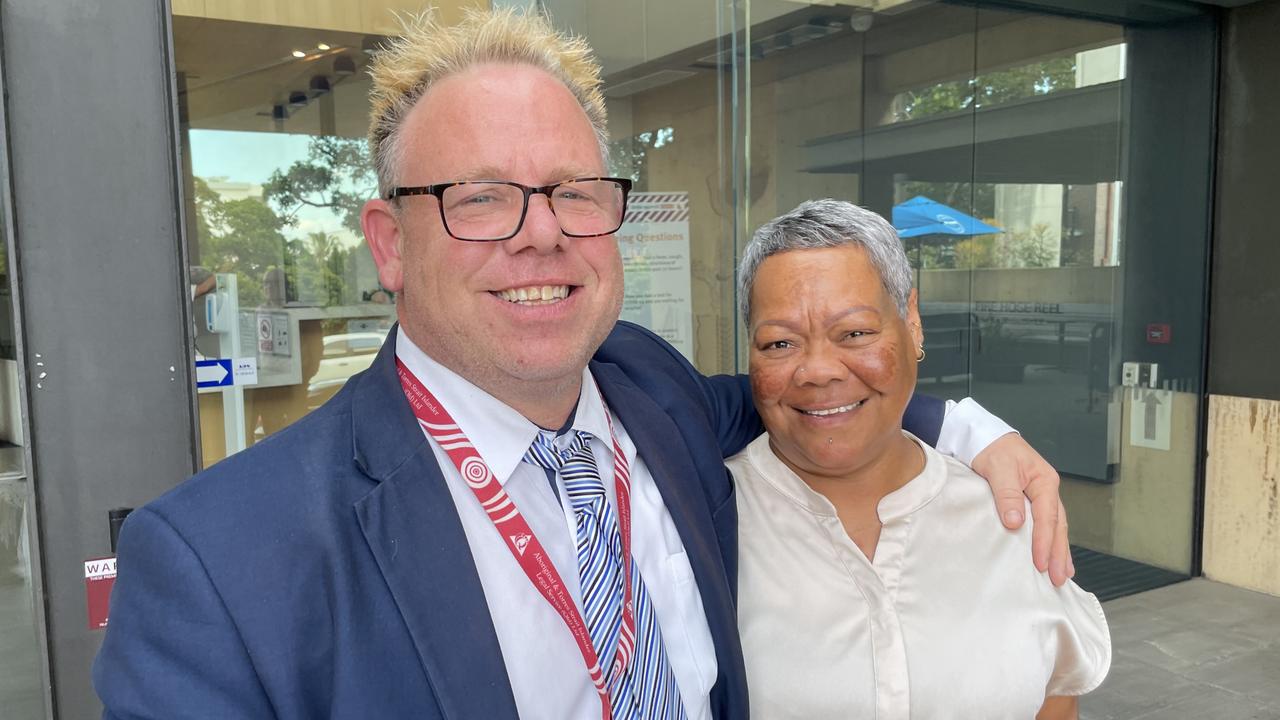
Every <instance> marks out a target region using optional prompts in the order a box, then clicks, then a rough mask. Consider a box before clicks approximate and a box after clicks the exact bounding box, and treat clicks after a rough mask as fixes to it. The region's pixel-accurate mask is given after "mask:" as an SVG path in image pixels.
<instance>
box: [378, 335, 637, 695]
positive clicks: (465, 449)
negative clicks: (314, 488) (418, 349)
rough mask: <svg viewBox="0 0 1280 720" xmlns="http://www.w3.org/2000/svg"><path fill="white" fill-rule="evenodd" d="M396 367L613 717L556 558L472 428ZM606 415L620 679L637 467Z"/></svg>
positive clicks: (631, 645) (628, 639)
mask: <svg viewBox="0 0 1280 720" xmlns="http://www.w3.org/2000/svg"><path fill="white" fill-rule="evenodd" d="M396 371H397V372H398V373H399V374H400V386H401V387H402V388H404V394H405V397H406V398H408V400H409V405H410V407H412V408H413V414H414V415H415V416H416V417H417V418H418V424H419V425H421V426H422V429H423V430H424V431H426V433H427V434H428V435H430V436H431V437H432V438H434V439H435V441H436V442H437V443H439V444H440V447H441V448H443V449H444V451H445V452H446V453H448V455H449V459H450V460H452V461H453V464H454V465H455V466H456V467H457V468H458V473H459V474H460V475H461V476H462V479H463V480H465V481H466V483H467V487H469V488H471V491H472V492H473V493H475V496H476V499H477V500H479V501H480V506H481V507H483V508H484V510H485V513H486V514H487V515H488V516H489V519H490V520H491V521H493V525H494V527H496V528H497V529H498V534H499V535H500V536H502V540H503V542H505V543H506V545H507V549H508V550H510V551H511V556H512V557H513V558H515V560H516V562H517V563H518V564H519V565H520V568H521V569H522V570H524V573H525V575H526V576H528V578H529V582H531V583H533V586H534V587H535V588H537V590H538V592H539V593H541V594H542V597H544V598H546V600H547V602H548V603H550V604H551V607H552V608H553V609H554V610H555V611H556V612H557V613H559V615H560V619H561V620H563V621H564V624H565V626H566V627H568V628H569V632H570V633H571V634H572V635H573V639H574V640H576V641H577V643H578V651H579V652H581V653H582V661H583V662H584V663H585V664H586V666H587V673H588V674H589V675H590V676H591V682H592V684H594V685H595V688H596V692H597V693H599V695H600V709H601V716H602V717H603V718H604V720H609V719H610V718H611V717H612V706H611V703H610V702H609V690H608V688H607V687H606V685H605V674H604V673H603V672H602V671H601V669H600V660H599V658H598V656H597V655H596V650H595V647H594V646H593V645H592V644H591V634H590V633H589V632H588V631H587V624H586V622H584V621H583V619H582V613H581V612H579V610H578V607H577V606H576V605H574V603H573V598H572V597H571V596H570V594H569V591H568V588H566V587H565V584H564V581H563V580H561V578H560V573H558V572H556V568H555V565H553V564H552V563H551V558H550V557H549V556H548V555H547V552H546V550H545V549H544V548H543V547H542V543H541V542H539V541H538V536H537V535H535V534H534V532H533V529H532V528H530V527H529V523H528V522H527V521H526V520H525V519H524V516H523V515H521V514H520V510H519V509H518V508H517V507H516V505H515V502H513V501H512V500H511V498H510V496H508V495H507V492H506V491H505V490H503V489H502V484H501V483H499V482H498V479H497V478H496V477H494V475H493V471H492V470H490V469H489V465H488V464H487V463H485V461H484V460H483V459H482V458H481V457H480V453H478V452H476V449H475V447H474V446H473V445H472V444H471V442H470V441H469V440H467V436H466V433H464V432H462V429H461V428H459V427H458V425H457V423H455V422H454V421H453V416H451V415H450V414H449V412H448V411H447V410H445V409H444V405H442V404H441V403H440V401H439V400H437V399H436V397H435V395H432V394H431V391H430V390H428V389H427V388H426V386H425V385H423V384H422V382H421V381H419V380H418V378H417V377H415V376H414V374H413V373H412V372H411V371H410V370H409V368H407V367H405V364H404V363H403V362H401V361H400V359H399V358H396ZM601 402H603V397H602V398H601ZM605 418H606V419H607V420H608V422H609V437H610V438H611V439H612V440H613V480H614V484H615V486H616V489H617V494H618V534H619V535H620V536H621V539H622V600H623V604H622V628H621V631H620V632H619V635H618V652H617V655H616V656H615V658H614V661H613V669H612V672H611V674H610V675H609V677H611V678H613V679H614V682H617V681H619V680H621V678H622V674H623V672H624V671H625V669H626V667H627V665H628V664H629V663H630V662H631V658H632V656H633V655H634V651H635V637H636V634H635V627H636V620H635V611H634V609H633V608H632V603H631V469H630V465H629V463H628V462H627V456H626V455H624V454H623V452H622V446H621V445H620V444H619V443H618V435H617V433H615V432H614V430H613V419H612V418H610V417H609V411H608V408H605Z"/></svg>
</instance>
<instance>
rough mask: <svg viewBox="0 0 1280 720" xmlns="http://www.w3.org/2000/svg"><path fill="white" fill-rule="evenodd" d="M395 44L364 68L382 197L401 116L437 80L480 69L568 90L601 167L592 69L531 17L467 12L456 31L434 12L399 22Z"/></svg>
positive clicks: (599, 110) (599, 101)
mask: <svg viewBox="0 0 1280 720" xmlns="http://www.w3.org/2000/svg"><path fill="white" fill-rule="evenodd" d="M403 24H404V27H403V32H402V34H401V35H400V37H397V38H394V39H391V40H389V41H388V42H387V44H386V45H384V46H383V48H382V50H381V51H380V52H378V53H377V55H376V56H375V57H374V60H373V63H372V65H371V66H370V68H369V75H370V76H371V77H372V78H373V89H372V90H370V91H369V99H370V103H371V105H372V110H371V113H370V120H369V149H370V151H371V152H372V154H373V162H374V166H375V167H376V169H377V172H378V193H379V195H381V196H382V197H386V194H387V193H388V192H389V191H390V190H391V188H392V187H394V186H395V185H396V183H397V174H398V172H399V166H400V154H401V153H400V147H399V146H400V126H401V124H402V123H403V122H404V118H405V116H406V115H408V114H409V110H411V109H412V108H413V106H414V105H415V104H416V103H417V102H418V100H419V99H421V98H422V96H423V95H424V94H426V92H427V91H428V90H430V89H431V87H432V86H433V85H434V84H435V83H437V82H439V81H440V80H441V79H443V78H445V77H448V76H449V75H453V74H454V73H458V72H462V71H464V70H467V69H468V68H470V67H473V66H475V65H480V64H483V63H515V64H522V65H530V66H532V67H535V68H538V69H540V70H543V71H545V72H547V73H548V74H550V75H552V76H553V77H555V78H556V79H558V80H559V81H560V82H562V83H564V86H565V87H566V88H568V89H569V91H570V92H571V93H573V96H574V97H575V98H576V99H577V100H578V104H579V105H581V106H582V110H583V111H584V112H585V113H586V114H587V119H588V120H590V121H591V126H592V127H593V128H594V129H595V131H596V138H597V139H598V140H599V143H600V154H601V158H602V159H603V160H604V161H605V162H607V161H608V157H607V151H608V129H607V116H606V112H605V106H604V96H603V95H602V94H601V92H600V83H601V81H600V65H599V64H597V63H596V61H595V58H594V57H593V55H592V52H591V47H590V46H589V45H587V42H586V41H585V40H583V39H582V38H580V37H575V36H571V35H567V34H565V33H562V32H559V31H557V30H556V29H555V28H554V27H552V26H551V23H550V22H548V21H547V20H546V18H544V17H542V16H541V15H538V14H525V13H522V12H517V11H516V10H514V9H511V8H507V9H504V10H496V11H488V10H468V11H467V12H466V15H465V16H464V18H463V20H462V22H461V23H458V24H456V25H443V24H441V22H440V21H439V19H438V18H437V15H436V13H435V12H434V11H431V10H428V11H426V12H423V13H421V14H419V15H410V16H407V17H405V18H404V19H403Z"/></svg>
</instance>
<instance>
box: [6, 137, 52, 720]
mask: <svg viewBox="0 0 1280 720" xmlns="http://www.w3.org/2000/svg"><path fill="white" fill-rule="evenodd" d="M0 168H3V171H4V172H8V163H7V162H5V163H0ZM6 187H7V185H6ZM4 202H7V200H5V201H4ZM5 217H6V214H5V213H0V707H3V708H4V709H5V711H4V716H5V717H6V718H13V719H14V720H39V719H42V718H44V717H45V711H44V673H43V671H42V667H43V660H42V659H41V655H40V649H39V648H40V645H39V643H40V642H41V639H40V633H39V630H38V624H37V615H36V611H35V603H36V602H37V588H36V587H34V586H33V580H32V562H33V558H32V553H33V550H34V548H33V547H32V545H31V528H30V525H31V523H32V522H33V518H32V513H34V512H35V504H34V502H33V500H34V492H33V491H32V488H31V484H30V482H29V478H28V477H27V472H26V455H25V450H24V446H25V445H26V442H25V440H24V433H23V425H22V405H23V400H22V394H21V390H20V388H19V382H18V374H19V373H18V353H17V339H16V336H15V333H14V321H13V299H12V287H13V286H12V283H11V280H10V274H9V263H8V258H9V255H8V249H7V247H6V245H5V243H4V241H3V238H5V237H6V236H7V234H8V233H7V231H6V229H5V227H4V224H5Z"/></svg>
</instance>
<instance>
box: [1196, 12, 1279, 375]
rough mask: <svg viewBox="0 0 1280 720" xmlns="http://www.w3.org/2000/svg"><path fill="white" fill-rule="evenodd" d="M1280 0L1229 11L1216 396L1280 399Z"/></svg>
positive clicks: (1217, 257)
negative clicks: (1279, 178) (1279, 37)
mask: <svg viewBox="0 0 1280 720" xmlns="http://www.w3.org/2000/svg"><path fill="white" fill-rule="evenodd" d="M1278 30H1280V0H1267V1H1266V2H1260V3H1256V4H1253V5H1248V6H1246V7H1242V8H1238V9H1235V10H1231V11H1230V12H1228V13H1227V20H1226V26H1225V28H1224V37H1223V57H1222V59H1223V62H1222V102H1221V115H1220V119H1219V128H1220V134H1219V144H1218V191H1217V211H1216V218H1215V227H1214V249H1213V289H1212V301H1211V302H1212V304H1211V306H1210V324H1209V392H1212V393H1217V394H1220V395H1239V396H1243V397H1256V398H1267V399H1270V400H1280V369H1278V368H1280V360H1278V359H1277V358H1280V333H1277V332H1276V323H1277V320H1280V241H1277V236H1278V233H1277V220H1276V218H1277V207H1276V205H1277V203H1276V196H1277V189H1278V188H1280V185H1278V184H1277V182H1276V168H1278V167H1280V134H1278V133H1277V132H1276V129H1277V128H1280V81H1277V79H1276V71H1277V68H1280V44H1277V43H1276V32H1277V31H1278Z"/></svg>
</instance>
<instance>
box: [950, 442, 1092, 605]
mask: <svg viewBox="0 0 1280 720" xmlns="http://www.w3.org/2000/svg"><path fill="white" fill-rule="evenodd" d="M973 470H974V472H976V473H978V474H979V475H981V476H982V477H984V478H986V480H987V482H988V483H990V484H991V492H992V494H994V495H995V496H996V510H997V511H998V512H999V513H1000V521H1001V522H1002V523H1004V526H1005V527H1007V528H1009V529H1010V530H1016V529H1017V528H1020V527H1022V523H1023V521H1024V520H1025V519H1026V518H1024V517H1023V508H1024V507H1026V501H1025V500H1024V497H1023V496H1024V495H1025V496H1026V498H1029V499H1030V500H1031V517H1032V518H1034V520H1035V523H1034V525H1033V526H1032V533H1031V559H1032V562H1034V563H1035V566H1036V569H1037V570H1039V571H1040V572H1044V571H1045V570H1048V571H1049V579H1050V580H1052V581H1053V584H1054V585H1062V584H1063V583H1065V582H1066V581H1067V580H1068V579H1069V578H1072V577H1074V576H1075V574H1076V568H1075V564H1074V563H1072V562H1071V547H1070V545H1068V543H1067V511H1066V508H1064V507H1063V506H1062V500H1061V499H1060V498H1059V497H1058V484H1059V481H1058V471H1056V470H1054V469H1053V467H1052V466H1051V465H1049V463H1047V462H1045V459H1044V458H1042V457H1040V453H1038V452H1036V451H1035V450H1034V449H1033V448H1032V447H1031V446H1030V445H1028V444H1027V441H1026V440H1023V439H1022V436H1021V435H1018V434H1016V433H1009V434H1008V435H1004V436H1002V437H1000V439H998V440H996V441H995V442H993V443H991V444H990V445H988V446H987V449H986V450H983V451H982V452H980V453H978V456H977V457H975V458H974V459H973Z"/></svg>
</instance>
